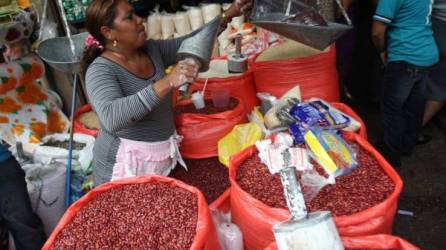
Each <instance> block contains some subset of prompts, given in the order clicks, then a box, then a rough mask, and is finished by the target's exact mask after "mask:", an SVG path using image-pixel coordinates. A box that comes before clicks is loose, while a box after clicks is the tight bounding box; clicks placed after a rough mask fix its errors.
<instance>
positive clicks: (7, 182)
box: [0, 158, 46, 250]
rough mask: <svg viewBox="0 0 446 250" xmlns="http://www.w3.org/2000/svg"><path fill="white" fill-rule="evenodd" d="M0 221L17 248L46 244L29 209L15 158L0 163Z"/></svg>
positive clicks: (29, 249) (31, 248)
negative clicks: (9, 233)
mask: <svg viewBox="0 0 446 250" xmlns="http://www.w3.org/2000/svg"><path fill="white" fill-rule="evenodd" d="M0 223H4V225H3V226H4V227H5V228H6V229H7V230H8V231H9V232H11V234H12V236H13V238H14V243H15V246H16V248H17V250H38V249H41V248H42V246H43V244H44V243H45V240H46V237H45V233H44V231H43V226H42V222H41V221H40V219H39V217H38V216H37V215H35V214H34V213H33V211H32V208H31V202H30V200H29V196H28V190H27V189H26V182H25V173H24V172H23V170H22V168H21V167H20V165H19V163H17V161H16V160H15V159H14V158H11V159H9V160H7V161H5V162H0ZM0 226H1V225H0ZM0 231H1V230H0ZM0 233H1V232H0ZM1 240H2V239H0V241H1ZM0 244H1V242H0ZM0 247H1V245H0Z"/></svg>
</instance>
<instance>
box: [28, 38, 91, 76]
mask: <svg viewBox="0 0 446 250" xmlns="http://www.w3.org/2000/svg"><path fill="white" fill-rule="evenodd" d="M87 35H88V32H84V33H80V34H76V35H73V36H72V39H73V42H74V48H75V49H74V51H75V55H74V56H73V55H72V53H71V49H70V42H69V40H68V38H67V37H56V38H52V39H48V40H45V41H43V42H42V43H40V44H39V47H38V49H37V53H38V55H39V56H40V57H41V58H42V59H43V60H44V61H45V62H47V63H48V64H49V65H50V66H51V67H53V68H55V69H57V70H59V71H62V72H65V73H70V72H71V73H78V72H79V70H80V61H81V60H80V58H81V55H82V53H83V52H84V48H85V38H86V37H87Z"/></svg>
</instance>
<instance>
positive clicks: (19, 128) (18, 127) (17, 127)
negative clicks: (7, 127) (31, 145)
mask: <svg viewBox="0 0 446 250" xmlns="http://www.w3.org/2000/svg"><path fill="white" fill-rule="evenodd" d="M24 131H25V126H24V125H23V124H20V123H18V124H13V125H12V128H11V132H12V133H13V134H15V135H17V136H21V135H22V134H23V132H24Z"/></svg>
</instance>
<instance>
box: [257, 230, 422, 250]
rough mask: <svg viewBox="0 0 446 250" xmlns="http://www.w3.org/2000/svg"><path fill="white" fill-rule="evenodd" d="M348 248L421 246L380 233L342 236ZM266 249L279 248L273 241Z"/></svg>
mask: <svg viewBox="0 0 446 250" xmlns="http://www.w3.org/2000/svg"><path fill="white" fill-rule="evenodd" d="M342 242H343V243H344V247H345V248H346V249H347V250H355V249H358V250H359V249H373V250H420V248H418V247H416V246H414V245H412V244H410V243H409V242H407V241H405V240H403V239H401V238H399V237H397V236H393V235H387V234H379V235H369V236H358V237H342ZM264 250H277V245H276V243H271V244H270V245H269V246H268V247H266V248H265V249H264Z"/></svg>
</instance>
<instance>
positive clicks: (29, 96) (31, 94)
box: [17, 83, 48, 104]
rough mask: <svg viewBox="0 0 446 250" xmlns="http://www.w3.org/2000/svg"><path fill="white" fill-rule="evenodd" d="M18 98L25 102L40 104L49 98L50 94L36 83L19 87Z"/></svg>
mask: <svg viewBox="0 0 446 250" xmlns="http://www.w3.org/2000/svg"><path fill="white" fill-rule="evenodd" d="M17 92H18V94H17V98H18V99H19V100H20V101H21V102H23V103H29V104H38V103H39V102H41V101H44V100H46V99H48V96H46V95H45V94H43V93H42V92H41V91H40V87H39V86H37V85H36V84H35V83H32V84H28V85H27V86H23V87H19V88H17Z"/></svg>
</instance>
